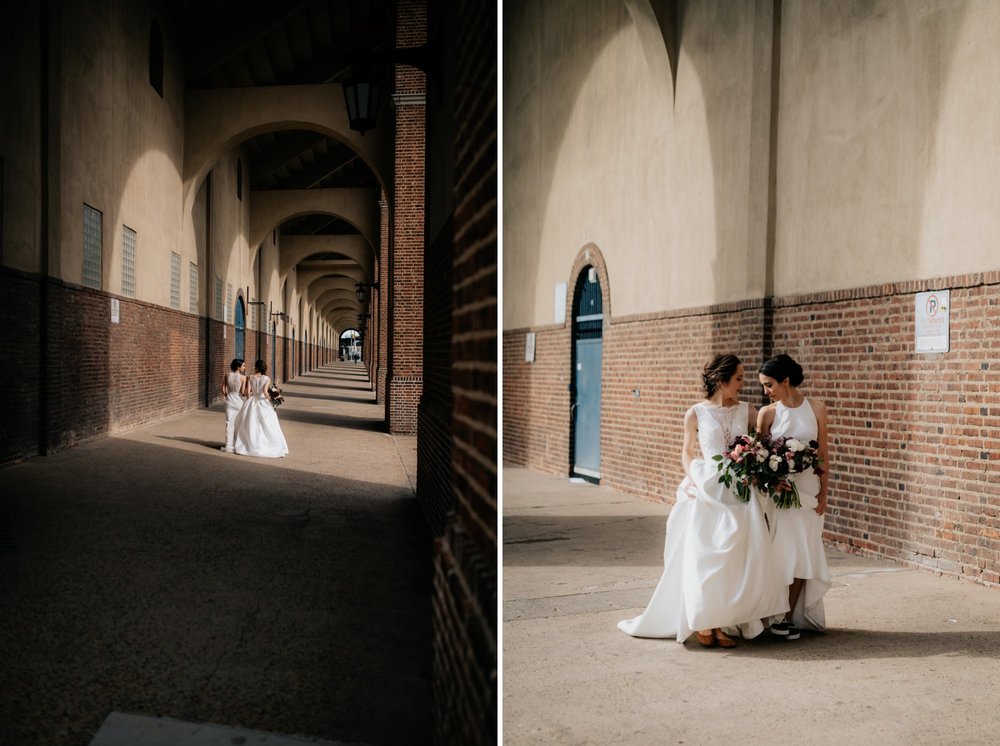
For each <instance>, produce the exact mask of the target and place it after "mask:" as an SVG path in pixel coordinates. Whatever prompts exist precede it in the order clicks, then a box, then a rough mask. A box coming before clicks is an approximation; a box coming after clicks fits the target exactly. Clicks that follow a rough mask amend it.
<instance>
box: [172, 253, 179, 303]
mask: <svg viewBox="0 0 1000 746" xmlns="http://www.w3.org/2000/svg"><path fill="white" fill-rule="evenodd" d="M170 307H171V308H176V309H180V307H181V255H180V254H178V253H177V252H176V251H171V252H170Z"/></svg>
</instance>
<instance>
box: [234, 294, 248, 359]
mask: <svg viewBox="0 0 1000 746" xmlns="http://www.w3.org/2000/svg"><path fill="white" fill-rule="evenodd" d="M246 333H247V324H246V313H245V312H244V310H243V299H242V298H237V299H236V357H238V358H239V359H240V360H246Z"/></svg>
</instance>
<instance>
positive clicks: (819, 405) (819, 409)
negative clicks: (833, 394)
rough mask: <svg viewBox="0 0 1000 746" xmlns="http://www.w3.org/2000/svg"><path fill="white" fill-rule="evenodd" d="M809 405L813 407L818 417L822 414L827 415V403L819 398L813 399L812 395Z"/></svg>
mask: <svg viewBox="0 0 1000 746" xmlns="http://www.w3.org/2000/svg"><path fill="white" fill-rule="evenodd" d="M809 405H810V406H811V407H812V409H813V413H814V414H815V415H816V416H817V417H820V416H822V417H826V404H824V403H823V402H821V401H820V400H819V399H813V398H812V397H811V396H810V397H809Z"/></svg>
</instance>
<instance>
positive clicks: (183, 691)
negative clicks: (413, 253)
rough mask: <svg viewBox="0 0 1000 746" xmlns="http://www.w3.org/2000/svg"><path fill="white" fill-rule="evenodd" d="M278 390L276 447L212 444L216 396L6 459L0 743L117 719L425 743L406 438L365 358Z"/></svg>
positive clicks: (425, 596)
mask: <svg viewBox="0 0 1000 746" xmlns="http://www.w3.org/2000/svg"><path fill="white" fill-rule="evenodd" d="M283 388H284V391H285V404H284V405H283V406H282V407H281V408H280V409H279V410H278V417H279V420H280V421H281V425H282V428H283V430H284V433H285V437H286V440H287V441H288V445H289V449H290V455H289V456H288V457H287V458H283V459H275V460H271V459H256V458H248V457H242V456H237V455H234V454H226V453H222V452H220V450H219V446H220V445H222V442H223V440H224V436H225V414H224V412H223V409H222V407H221V406H216V407H213V408H211V409H210V410H200V411H195V412H191V413H188V414H185V415H182V416H179V417H175V418H172V419H170V420H166V421H163V422H160V423H158V424H155V425H152V426H149V427H144V428H142V429H139V430H135V431H132V432H129V433H127V434H124V435H121V436H117V437H108V438H103V439H101V440H98V441H94V442H91V443H88V444H86V445H83V446H80V447H78V448H74V449H71V450H68V451H65V452H63V453H59V454H56V455H54V456H50V457H48V458H37V459H32V460H29V461H26V462H24V463H22V464H17V465H13V466H9V467H6V468H3V469H0V483H2V492H0V743H2V744H18V746H25V745H29V744H44V745H45V746H56V745H59V744H73V745H74V746H78V745H79V744H86V743H89V742H90V741H91V740H92V739H94V737H95V734H96V733H97V732H98V730H99V729H100V727H101V724H102V722H104V721H105V719H106V718H108V717H109V716H110V715H112V714H113V713H122V714H128V715H141V716H153V717H156V716H162V717H164V718H169V719H170V721H168V722H169V723H176V722H177V721H179V722H181V723H192V724H203V723H210V724H217V725H219V726H226V727H230V728H233V727H239V728H247V729H253V730H254V731H263V732H267V733H273V734H285V735H301V736H309V737H314V738H322V739H328V740H333V741H349V742H364V743H403V742H405V743H413V742H416V743H422V742H427V741H429V738H430V735H429V734H430V725H431V722H430V721H431V691H430V674H431V634H432V632H431V558H432V551H431V540H430V536H429V532H428V531H427V529H426V527H425V522H424V518H423V516H422V514H421V512H420V510H419V507H418V505H417V503H416V498H415V496H414V485H415V479H416V476H415V475H416V438H393V437H390V436H389V435H387V434H385V433H384V432H383V429H384V428H383V426H382V420H383V408H382V407H381V406H379V405H376V404H375V403H374V401H373V398H374V397H373V394H372V392H371V390H370V385H369V383H368V381H367V379H366V377H365V373H364V371H363V369H362V368H361V366H355V365H354V364H352V363H333V364H331V365H328V366H326V367H325V368H323V369H321V370H318V371H314V372H312V373H310V374H308V375H304V376H300V377H299V378H298V379H296V380H295V381H293V382H290V383H288V384H286V385H285V386H284V387H283ZM126 721H128V722H131V723H132V724H133V725H134V724H135V723H137V722H142V719H136V718H132V719H131V720H129V719H128V718H123V717H117V716H116V717H115V718H111V719H110V720H109V721H108V722H109V725H108V727H109V728H110V727H112V725H113V724H114V723H116V722H126ZM220 732H221V731H220ZM227 733H228V731H227ZM112 736H113V734H109V733H107V731H106V730H105V731H102V738H101V740H100V741H99V742H100V743H115V742H116V741H114V740H109V739H110V738H111V737H112ZM241 737H242V736H232V738H230V737H228V736H227V738H226V740H225V741H224V743H227V744H229V743H239V742H241V741H240V740H239V738H241ZM233 738H235V739H236V740H232V739H233ZM243 738H244V741H243V742H246V743H251V742H253V743H257V742H258V741H256V740H251V739H249V738H245V737H243ZM121 742H123V743H124V742H125V741H121ZM129 742H131V743H142V742H143V739H142V738H138V739H137V740H133V741H129ZM146 742H147V743H151V742H152V739H150V740H148V741H146ZM195 742H197V743H206V741H203V740H201V741H195V740H191V743H195ZM270 742H274V743H277V742H278V741H270ZM213 743H214V741H213Z"/></svg>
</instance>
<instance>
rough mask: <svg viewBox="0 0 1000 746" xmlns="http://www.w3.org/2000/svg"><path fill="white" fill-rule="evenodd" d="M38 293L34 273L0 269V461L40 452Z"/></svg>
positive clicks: (37, 282)
mask: <svg viewBox="0 0 1000 746" xmlns="http://www.w3.org/2000/svg"><path fill="white" fill-rule="evenodd" d="M39 293H40V287H39V281H38V278H37V277H36V276H33V275H28V274H26V273H22V272H17V271H15V270H9V269H2V268H0V328H2V329H3V330H4V331H3V341H4V360H5V363H6V364H5V366H4V368H5V373H6V375H5V376H4V385H3V386H0V408H2V415H0V464H2V463H8V462H10V461H16V460H18V459H22V458H28V457H30V456H37V455H38V449H39V443H38V429H39V398H40V395H41V390H42V386H41V381H40V376H41V371H40V368H41V365H40V362H41V358H40V351H39V344H40V338H41V334H40V324H41V320H40V317H39V307H38V305H39Z"/></svg>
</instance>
